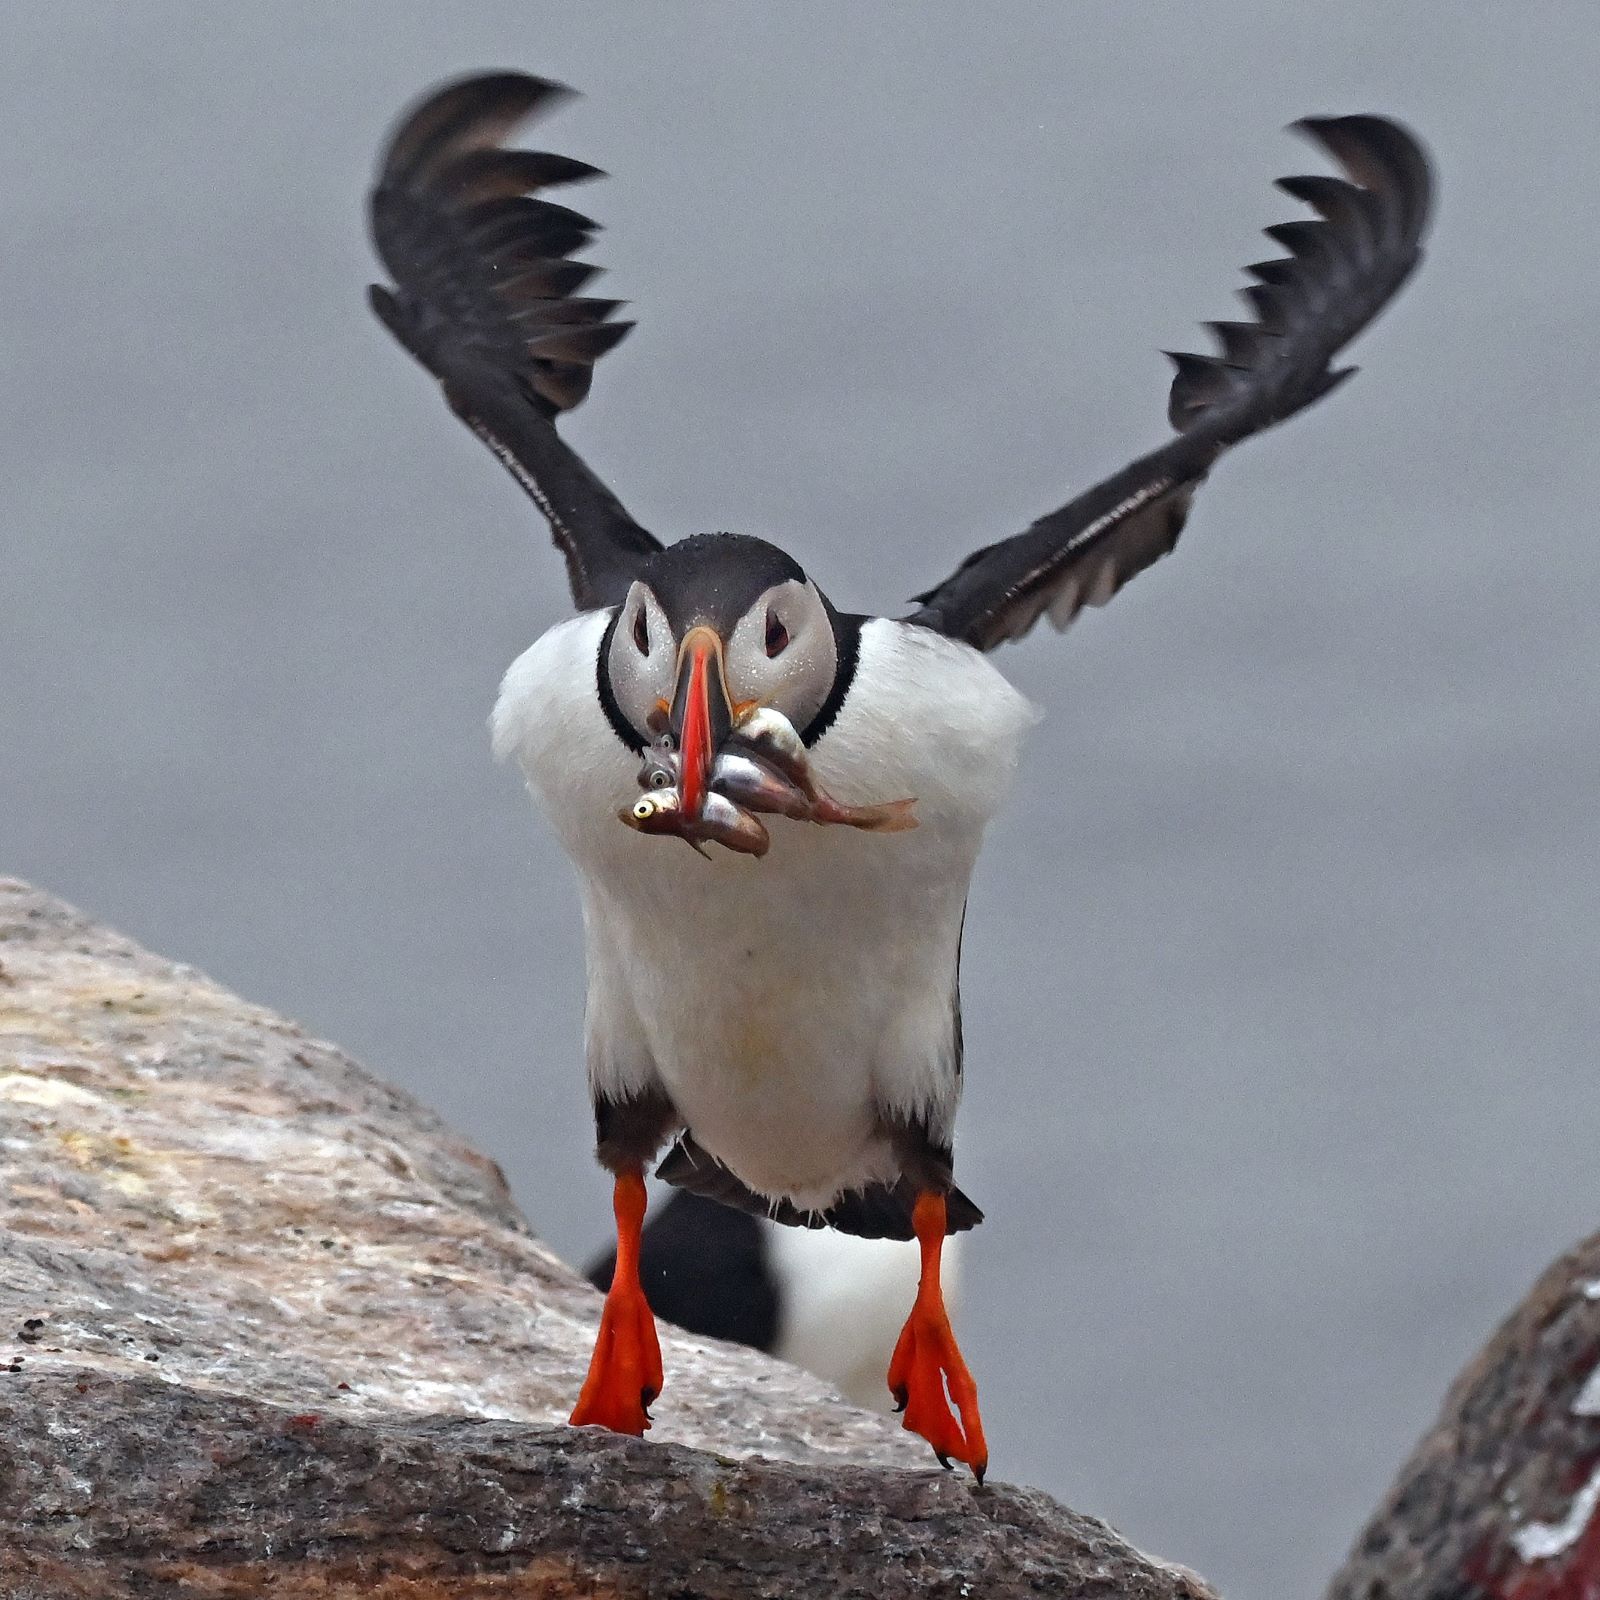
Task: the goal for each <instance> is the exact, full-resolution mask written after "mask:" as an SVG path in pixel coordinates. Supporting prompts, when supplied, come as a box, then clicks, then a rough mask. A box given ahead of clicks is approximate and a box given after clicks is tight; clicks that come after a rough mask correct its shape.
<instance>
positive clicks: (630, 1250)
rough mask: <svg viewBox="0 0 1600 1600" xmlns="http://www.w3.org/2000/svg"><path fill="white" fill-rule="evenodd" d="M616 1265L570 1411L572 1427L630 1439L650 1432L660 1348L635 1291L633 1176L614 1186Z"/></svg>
mask: <svg viewBox="0 0 1600 1600" xmlns="http://www.w3.org/2000/svg"><path fill="white" fill-rule="evenodd" d="M616 1212H617V1246H618V1248H617V1265H616V1269H615V1271H614V1272H613V1274H612V1279H611V1288H610V1289H609V1290H608V1291H607V1293H606V1303H605V1308H604V1309H603V1310H602V1311H601V1313H600V1331H599V1333H598V1334H597V1335H596V1336H595V1341H594V1354H593V1355H592V1356H591V1357H590V1358H589V1375H588V1376H587V1377H586V1378H585V1379H584V1380H583V1388H582V1390H581V1391H579V1394H578V1403H577V1405H575V1406H574V1407H573V1408H572V1417H571V1422H572V1424H573V1426H574V1427H583V1426H585V1425H586V1424H594V1425H595V1426H597V1427H601V1428H609V1429H610V1430H611V1431H612V1432H613V1433H631V1434H632V1435H633V1436H634V1437H635V1438H638V1437H639V1436H640V1435H642V1434H643V1433H644V1431H645V1429H646V1428H648V1427H649V1426H650V1412H649V1410H648V1407H649V1405H650V1402H651V1401H652V1400H654V1399H655V1397H656V1396H657V1395H658V1394H660V1393H661V1382H662V1375H661V1345H660V1342H659V1341H658V1340H657V1338H656V1319H655V1317H654V1315H653V1314H652V1313H651V1310H650V1303H649V1301H647V1300H646V1299H645V1297H644V1290H643V1289H642V1288H640V1286H639V1267H638V1262H639V1247H638V1239H639V1229H640V1226H641V1224H642V1223H643V1221H644V1179H643V1177H642V1176H635V1175H633V1174H628V1175H625V1176H623V1177H621V1178H618V1180H617V1188H616Z"/></svg>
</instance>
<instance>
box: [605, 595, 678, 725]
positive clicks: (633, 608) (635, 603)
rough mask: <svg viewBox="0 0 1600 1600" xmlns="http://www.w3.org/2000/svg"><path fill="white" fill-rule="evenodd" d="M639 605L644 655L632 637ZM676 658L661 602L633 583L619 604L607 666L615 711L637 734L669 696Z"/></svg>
mask: <svg viewBox="0 0 1600 1600" xmlns="http://www.w3.org/2000/svg"><path fill="white" fill-rule="evenodd" d="M640 603H642V604H643V607H644V622H645V638H646V641H647V643H648V644H649V650H648V651H647V653H646V654H644V655H640V654H639V646H638V644H637V642H636V640H635V637H634V623H635V620H636V617H637V614H638V609H639V604H640ZM676 659H677V652H676V650H675V649H674V646H673V642H672V629H671V627H670V626H669V625H668V622H667V617H666V613H665V612H664V611H663V610H662V609H661V603H660V602H659V601H658V600H657V599H656V597H655V595H654V594H653V593H652V592H651V591H650V589H649V588H648V587H647V586H646V585H645V584H642V583H637V582H636V583H635V584H634V586H633V588H632V589H630V590H629V592H628V598H627V600H626V601H624V602H623V607H622V611H621V613H620V615H619V617H618V621H617V626H616V628H615V630H614V631H613V633H612V635H611V650H610V654H609V655H608V657H607V666H608V668H609V673H608V676H609V678H610V681H611V694H612V697H613V698H614V699H615V700H616V702H617V706H618V709H619V710H620V711H621V712H622V714H623V716H624V717H626V718H627V719H628V721H629V722H630V723H632V725H633V726H634V728H635V729H637V730H639V731H640V732H641V733H642V732H643V731H644V729H645V726H646V719H647V718H648V717H649V715H650V713H651V712H652V711H653V710H654V709H655V705H656V701H657V700H665V699H670V698H671V697H672V671H673V666H674V663H675V661H676Z"/></svg>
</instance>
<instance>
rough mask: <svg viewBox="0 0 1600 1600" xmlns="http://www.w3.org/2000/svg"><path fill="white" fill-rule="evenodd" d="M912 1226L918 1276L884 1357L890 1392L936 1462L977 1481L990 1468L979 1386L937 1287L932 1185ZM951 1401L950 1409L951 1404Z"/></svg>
mask: <svg viewBox="0 0 1600 1600" xmlns="http://www.w3.org/2000/svg"><path fill="white" fill-rule="evenodd" d="M911 1225H912V1228H913V1229H914V1230H915V1232H916V1235H917V1243H918V1244H919V1245H920V1246H921V1248H922V1276H921V1278H920V1279H919V1280H918V1282H917V1298H916V1302H915V1304H914V1305H913V1306H912V1307H911V1315H910V1316H909V1317H907V1318H906V1325H905V1327H904V1328H902V1329H901V1330H900V1338H899V1341H898V1342H897V1343H896V1345H895V1347H894V1355H893V1357H892V1358H891V1359H890V1362H889V1392H890V1393H891V1394H892V1395H893V1396H894V1400H895V1406H896V1408H897V1409H898V1410H900V1411H903V1412H904V1413H905V1424H904V1425H905V1426H906V1427H907V1428H909V1429H910V1430H911V1432H913V1433H916V1434H920V1435H921V1436H922V1437H923V1438H924V1439H926V1440H927V1441H928V1443H929V1444H931V1445H932V1446H933V1453H934V1454H935V1455H936V1456H938V1458H939V1464H940V1465H941V1466H944V1467H948V1466H949V1465H950V1462H951V1461H952V1459H953V1460H956V1461H964V1462H966V1464H967V1465H968V1466H969V1467H971V1468H972V1475H973V1477H974V1478H976V1479H977V1480H978V1482H979V1483H982V1482H983V1475H984V1473H985V1472H986V1471H987V1470H988V1467H989V1447H988V1445H987V1444H986V1443H985V1442H984V1437H983V1419H982V1418H981V1417H980V1416H979V1415H978V1386H977V1385H976V1384H975V1383H974V1382H973V1381H972V1374H971V1373H970V1372H968V1371H967V1364H966V1362H965V1361H963V1360H962V1359H961V1351H960V1349H959V1347H958V1346H957V1344H956V1336H955V1334H954V1333H953V1332H952V1331H951V1329H950V1318H949V1316H948V1314H947V1313H946V1311H945V1308H944V1293H943V1291H942V1290H941V1289H940V1287H939V1256H940V1252H941V1251H942V1250H943V1248H944V1235H945V1225H946V1219H945V1200H944V1196H943V1195H942V1194H940V1193H938V1192H936V1191H935V1190H932V1189H924V1190H923V1191H922V1193H921V1194H919V1195H918V1196H917V1201H916V1205H915V1206H914V1208H913V1209H912V1213H911ZM952 1403H953V1404H954V1408H955V1409H954V1410H953V1411H952V1409H951V1406H952Z"/></svg>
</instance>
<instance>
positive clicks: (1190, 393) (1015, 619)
mask: <svg viewBox="0 0 1600 1600" xmlns="http://www.w3.org/2000/svg"><path fill="white" fill-rule="evenodd" d="M1294 126H1295V128H1296V129H1298V130H1299V131H1300V132H1302V133H1305V134H1307V135H1309V136H1310V137H1311V138H1312V139H1314V140H1315V141H1316V142H1317V143H1318V144H1320V145H1321V146H1322V147H1323V148H1324V149H1325V150H1327V151H1328V152H1329V153H1330V154H1331V155H1332V156H1333V157H1334V159H1335V160H1336V161H1337V162H1338V163H1339V164H1340V166H1342V167H1343V168H1344V170H1345V172H1346V173H1347V174H1348V181H1347V180H1346V179H1344V178H1333V177H1309V178H1282V179H1280V180H1279V183H1278V187H1279V188H1281V189H1283V190H1284V191H1285V192H1286V193H1288V194H1290V195H1293V196H1294V198H1295V199H1297V200H1303V201H1304V202H1305V203H1306V204H1307V205H1309V206H1311V207H1312V209H1313V210H1315V211H1316V212H1318V213H1319V215H1320V218H1321V220H1319V221H1311V220H1309V219H1307V220H1303V221H1298V222H1286V223H1282V224H1280V225H1279V226H1277V227H1275V228H1268V229H1267V230H1266V231H1267V233H1268V235H1269V236H1270V237H1271V238H1273V239H1274V240H1276V241H1277V242H1278V243H1279V244H1280V245H1282V246H1283V247H1284V249H1286V250H1287V251H1288V252H1289V254H1288V256H1287V257H1285V258H1283V259H1281V260H1276V261H1263V262H1260V263H1258V264H1257V265H1255V266H1253V267H1251V268H1249V269H1248V270H1249V271H1250V272H1251V273H1252V274H1253V275H1254V276H1255V278H1256V279H1257V280H1258V281H1257V282H1255V283H1253V284H1251V285H1250V286H1249V288H1247V289H1245V290H1244V291H1243V295H1244V298H1245V300H1246V301H1247V302H1248V304H1249V305H1250V308H1251V310H1252V311H1253V312H1254V317H1255V320H1254V321H1250V322H1213V323H1211V324H1210V327H1211V328H1212V330H1213V332H1214V333H1215V334H1216V336H1217V342H1218V344H1219V346H1220V352H1219V353H1218V354H1216V355H1187V354H1172V355H1171V359H1172V362H1173V364H1174V365H1175V366H1176V367H1177V369H1178V370H1177V374H1176V376H1175V377H1174V378H1173V380H1172V395H1171V399H1170V400H1169V402H1168V406H1167V416H1168V420H1169V421H1170V422H1171V423H1172V426H1173V427H1174V428H1175V429H1176V430H1177V434H1178V436H1177V438H1175V439H1173V440H1171V441H1170V442H1168V443H1167V444H1165V445H1163V446H1162V447H1161V448H1160V449H1158V450H1154V451H1152V452H1151V453H1150V454H1149V455H1147V456H1142V457H1140V459H1139V460H1137V461H1135V462H1133V463H1132V464H1131V465H1130V466H1127V467H1124V468H1123V469H1122V471H1121V472H1119V473H1117V474H1116V475H1115V476H1114V477H1111V478H1107V479H1106V480H1105V481H1104V482H1103V483H1100V484H1097V485H1096V486H1095V487H1094V488H1092V489H1089V490H1087V491H1086V492H1085V493H1083V494H1081V495H1079V496H1078V497H1077V499H1075V500H1073V501H1071V502H1069V503H1068V504H1067V505H1064V506H1062V507H1061V509H1060V510H1059V511H1052V512H1051V513H1050V514H1049V515H1048V516H1044V517H1041V518H1040V519H1039V520H1038V521H1037V522H1035V523H1034V524H1033V526H1032V527H1031V528H1029V529H1028V530H1027V531H1026V532H1024V533H1020V534H1017V535H1015V536H1014V537H1013V538H1010V539H1004V540H1002V541H1001V542H1000V543H999V544H992V545H989V546H988V547H987V548H985V549H983V550H979V551H977V552H975V553H974V554H973V555H970V556H968V557H967V559H966V560H965V561H964V562H962V564H961V565H960V567H958V568H957V569H956V571H955V572H953V573H951V575H950V576H949V577H948V578H946V579H945V580H944V582H943V583H941V584H939V585H938V586H937V587H935V588H933V589H929V590H928V591H927V592H926V593H925V594H920V595H918V596H917V597H916V598H917V600H918V602H919V603H920V609H919V610H918V611H916V612H914V613H913V614H912V615H911V616H910V617H908V618H907V619H906V620H907V621H909V622H914V623H920V624H921V625H923V626H925V627H929V628H933V629H935V630H937V631H938V632H940V633H944V634H949V635H950V636H951V637H953V638H957V639H964V640H965V641H966V642H967V643H968V644H971V645H974V646H976V647H977V648H978V649H980V650H989V649H992V648H993V647H994V646H995V645H997V644H1000V643H1002V642H1003V641H1004V640H1007V639H1016V638H1019V637H1020V636H1021V635H1022V634H1024V633H1026V632H1027V631H1028V629H1030V628H1031V627H1032V626H1033V625H1034V623H1035V622H1037V621H1038V620H1039V617H1040V616H1041V614H1043V613H1045V612H1048V613H1049V616H1050V620H1051V621H1052V622H1053V623H1054V624H1055V625H1056V627H1058V628H1065V627H1066V626H1067V624H1068V623H1069V622H1071V621H1072V619H1073V618H1074V617H1075V616H1076V615H1077V614H1078V612H1079V611H1080V610H1081V609H1082V608H1083V607H1084V606H1086V605H1104V604H1105V603H1106V601H1107V600H1109V599H1110V598H1111V596H1112V595H1114V594H1115V593H1116V592H1117V590H1118V589H1120V588H1121V587H1122V586H1123V584H1125V583H1126V582H1127V581H1128V579H1129V578H1131V577H1133V576H1134V575H1135V573H1138V572H1142V571H1143V570H1144V569H1145V568H1146V567H1148V566H1149V565H1150V564H1151V563H1152V562H1155V561H1158V560H1160V559H1161V557H1162V556H1164V555H1166V554H1167V553H1168V551H1170V550H1171V549H1172V548H1173V546H1174V545H1175V544H1176V543H1177V542H1178V535H1179V534H1180V533H1181V532H1182V531H1183V524H1184V519H1185V517H1186V516H1187V515H1188V511H1189V501H1190V499H1191V497H1192V496H1193V494H1194V491H1195V490H1196V489H1197V488H1198V487H1199V485H1200V484H1201V483H1202V482H1203V481H1204V479H1205V476H1206V474H1207V473H1208V472H1209V471H1210V469H1211V466H1212V464H1213V463H1214V462H1215V461H1216V459H1217V457H1218V456H1220V455H1221V454H1222V452H1223V451H1224V450H1226V449H1227V448H1228V447H1229V446H1230V445H1233V444H1237V443H1238V442H1239V441H1240V440H1241V439H1245V438H1248V437H1249V436H1250V435H1251V434H1253V433H1259V432H1261V431H1262V430H1263V429H1264V428H1270V427H1271V426H1272V425H1273V424H1274V423H1275V422H1282V421H1283V420H1284V418H1285V417H1290V416H1293V415H1294V413H1295V412H1297V411H1299V410H1301V409H1302V408H1303V407H1305V406H1308V405H1310V404H1311V402H1312V401H1313V400H1317V399H1320V398H1321V396H1323V395H1325V394H1326V393H1327V392H1328V391H1329V390H1330V389H1332V388H1333V387H1334V386H1335V385H1336V384H1338V383H1340V382H1341V381H1342V380H1343V379H1345V378H1347V377H1349V376H1350V374H1351V373H1352V372H1354V371H1355V368H1354V367H1332V366H1330V364H1329V363H1330V362H1331V360H1332V358H1333V357H1334V356H1335V355H1336V354H1337V353H1338V351H1339V350H1340V349H1341V348H1342V347H1343V346H1344V345H1345V344H1347V343H1348V342H1349V341H1350V340H1351V339H1353V338H1354V337H1355V336H1356V334H1358V333H1359V332H1360V331H1361V330H1362V329H1363V328H1364V327H1366V325H1367V324H1368V323H1369V322H1371V321H1372V319H1373V318H1374V317H1375V316H1377V314H1378V313H1379V312H1380V311H1381V310H1382V309H1383V307H1384V306H1385V305H1386V304H1387V303H1388V301H1389V300H1390V298H1391V297H1392V296H1393V295H1394V294H1395V292H1396V290H1398V289H1399V287H1400V286H1401V284H1403V283H1404V282H1405V281H1406V279H1407V278H1408V277H1409V276H1410V274H1411V272H1412V270H1413V269H1414V268H1415V267H1416V265H1417V263H1418V262H1419V261H1420V260H1421V259H1422V249H1421V239H1422V235H1423V232H1424V231H1425V229H1426V227H1427V221H1428V211H1429V206H1430V201H1431V197H1432V182H1431V179H1430V175H1429V169H1428V159H1427V156H1426V155H1425V154H1424V152H1423V150H1422V147H1421V146H1420V145H1419V144H1418V143H1417V141H1416V139H1414V138H1413V137H1412V135H1411V134H1410V133H1408V132H1407V131H1406V130H1405V129H1404V128H1402V127H1401V126H1400V125H1399V124H1398V123H1395V122H1390V121H1389V120H1387V119H1386V118H1384V117H1370V116H1358V117H1307V118H1306V119H1305V120H1304V121H1302V122H1297V123H1296V124H1295V125H1294Z"/></svg>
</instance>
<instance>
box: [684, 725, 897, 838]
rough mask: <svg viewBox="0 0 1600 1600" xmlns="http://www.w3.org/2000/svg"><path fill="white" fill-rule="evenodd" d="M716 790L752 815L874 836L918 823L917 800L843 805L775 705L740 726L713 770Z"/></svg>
mask: <svg viewBox="0 0 1600 1600" xmlns="http://www.w3.org/2000/svg"><path fill="white" fill-rule="evenodd" d="M711 786H712V788H714V789H717V790H719V791H720V792H721V793H723V794H725V795H727V796H728V797H729V798H730V799H733V800H736V801H738V803H739V804H740V805H742V806H747V807H749V809H750V810H752V811H770V812H776V813H777V814H779V815H780V816H785V817H794V818H797V819H798V820H800V821H803V822H818V823H822V824H825V825H834V824H836V825H842V826H844V827H847V828H862V829H865V830H866V831H867V832H869V833H903V832H904V831H905V830H906V829H907V828H914V827H916V825H917V819H916V817H915V816H914V815H913V814H912V811H913V808H914V807H915V806H916V803H917V802H916V801H915V800H889V801H885V802H884V803H883V804H881V805H872V806H847V805H841V804H840V803H839V802H838V801H837V800H835V799H834V798H833V796H832V795H830V794H829V793H828V792H827V791H826V790H825V789H824V788H823V787H822V785H821V784H820V783H818V782H817V778H816V774H815V773H814V772H813V771H812V770H811V761H810V757H809V756H808V755H807V753H806V747H805V745H804V744H803V743H801V740H800V735H799V734H798V733H796V732H795V728H794V724H793V723H792V722H790V720H789V719H788V718H787V717H786V716H784V714H783V713H782V712H781V711H774V710H773V709H772V707H771V706H758V707H756V709H755V710H754V711H752V712H750V713H748V714H747V715H746V716H744V717H743V718H741V719H740V720H739V721H738V722H737V723H736V724H735V726H734V729H733V733H732V735H731V736H730V738H729V740H728V742H727V744H725V745H724V746H723V747H722V750H721V752H720V753H719V754H718V756H717V760H716V764H715V765H714V766H713V767H712V769H711Z"/></svg>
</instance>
